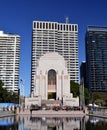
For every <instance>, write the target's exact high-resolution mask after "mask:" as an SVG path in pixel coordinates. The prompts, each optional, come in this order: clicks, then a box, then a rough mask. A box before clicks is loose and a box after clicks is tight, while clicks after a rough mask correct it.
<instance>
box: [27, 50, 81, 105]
mask: <svg viewBox="0 0 107 130" xmlns="http://www.w3.org/2000/svg"><path fill="white" fill-rule="evenodd" d="M34 80H35V81H34V83H35V87H34V93H33V94H32V98H35V100H36V101H37V99H41V100H50V99H54V100H63V103H64V104H65V105H72V106H79V98H78V97H77V98H73V95H72V94H71V93H70V77H69V74H68V72H67V63H66V61H65V60H64V58H63V57H62V56H61V55H59V54H58V53H56V52H48V53H46V54H45V55H43V56H42V57H41V58H40V59H39V60H38V65H37V72H36V74H35V77H34ZM38 97H39V98H38ZM25 101H27V102H28V100H25ZM29 101H30V100H29ZM25 104H26V103H25ZM27 104H29V103H27ZM38 104H40V100H38Z"/></svg>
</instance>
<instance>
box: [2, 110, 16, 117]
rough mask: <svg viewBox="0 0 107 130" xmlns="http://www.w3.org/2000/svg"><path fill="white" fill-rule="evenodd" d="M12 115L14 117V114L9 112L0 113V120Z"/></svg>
mask: <svg viewBox="0 0 107 130" xmlns="http://www.w3.org/2000/svg"><path fill="white" fill-rule="evenodd" d="M13 115H15V114H14V113H12V112H11V111H0V118H1V117H6V116H13Z"/></svg>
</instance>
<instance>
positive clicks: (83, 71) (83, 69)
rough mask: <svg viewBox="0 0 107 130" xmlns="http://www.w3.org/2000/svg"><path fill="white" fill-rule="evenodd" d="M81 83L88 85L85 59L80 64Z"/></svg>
mask: <svg viewBox="0 0 107 130" xmlns="http://www.w3.org/2000/svg"><path fill="white" fill-rule="evenodd" d="M80 83H81V84H83V85H84V87H87V83H86V62H85V61H83V62H82V63H81V65H80Z"/></svg>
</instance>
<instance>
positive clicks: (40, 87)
mask: <svg viewBox="0 0 107 130" xmlns="http://www.w3.org/2000/svg"><path fill="white" fill-rule="evenodd" d="M41 89H42V71H41V70H40V86H39V95H41V97H42V93H41Z"/></svg>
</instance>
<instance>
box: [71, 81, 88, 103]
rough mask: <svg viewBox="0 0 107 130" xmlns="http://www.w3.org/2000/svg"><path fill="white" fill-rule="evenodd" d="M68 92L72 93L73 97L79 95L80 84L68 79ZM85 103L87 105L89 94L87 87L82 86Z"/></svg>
mask: <svg viewBox="0 0 107 130" xmlns="http://www.w3.org/2000/svg"><path fill="white" fill-rule="evenodd" d="M70 92H71V93H73V96H74V97H77V96H80V84H78V83H75V82H74V81H70ZM84 98H85V104H86V105H87V104H88V103H89V100H90V94H89V91H88V89H87V88H84Z"/></svg>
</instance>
